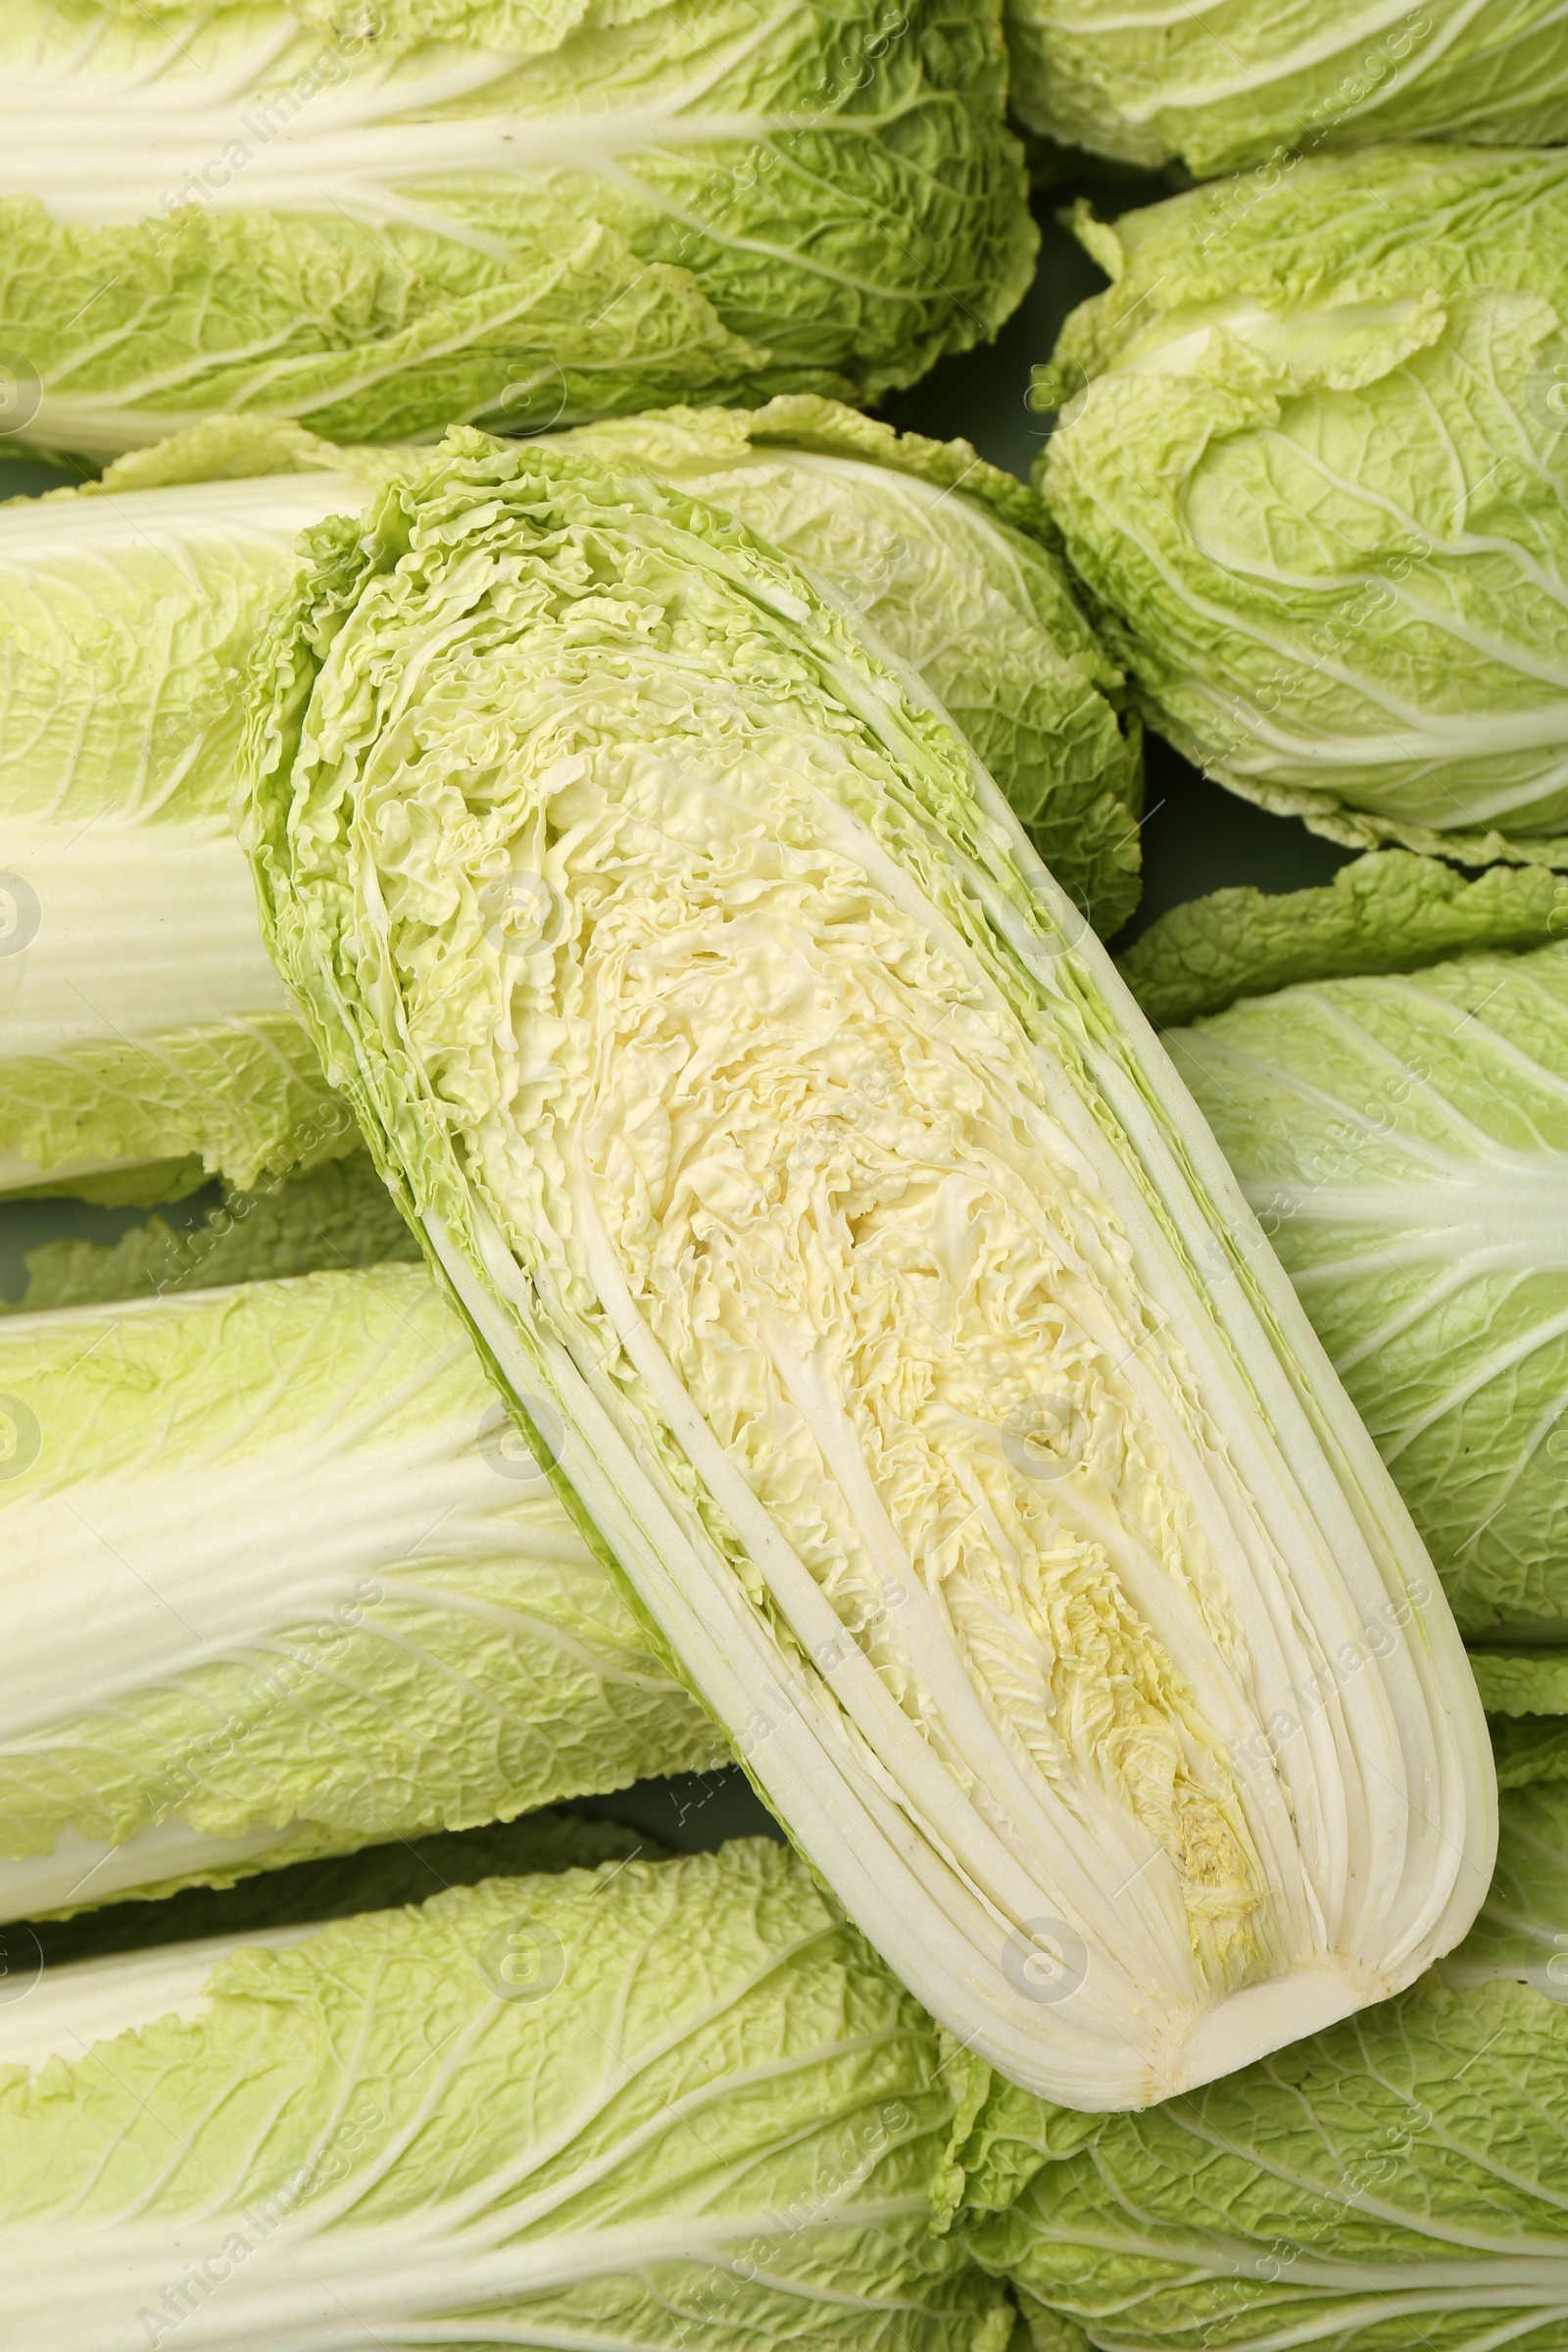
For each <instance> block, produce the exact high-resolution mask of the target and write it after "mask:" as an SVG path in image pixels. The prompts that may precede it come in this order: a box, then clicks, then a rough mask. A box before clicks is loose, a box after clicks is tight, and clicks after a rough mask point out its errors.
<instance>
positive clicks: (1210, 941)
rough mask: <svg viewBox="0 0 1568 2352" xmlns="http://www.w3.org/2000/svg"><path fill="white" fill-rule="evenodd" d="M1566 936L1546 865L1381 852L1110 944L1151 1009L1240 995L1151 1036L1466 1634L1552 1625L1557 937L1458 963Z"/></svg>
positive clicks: (1562, 1465) (1567, 1145)
mask: <svg viewBox="0 0 1568 2352" xmlns="http://www.w3.org/2000/svg"><path fill="white" fill-rule="evenodd" d="M1565 928H1568V896H1565V894H1564V891H1563V886H1562V885H1560V884H1558V883H1556V882H1554V881H1553V879H1552V878H1551V877H1549V876H1547V875H1544V874H1533V873H1528V872H1526V873H1507V872H1494V873H1492V874H1489V875H1487V876H1485V877H1484V878H1483V879H1482V880H1480V881H1477V882H1474V883H1470V884H1465V883H1462V882H1460V881H1459V879H1458V877H1457V876H1456V875H1454V874H1453V873H1452V872H1451V871H1450V870H1449V869H1448V868H1446V867H1443V866H1437V865H1434V864H1432V863H1430V862H1428V861H1425V860H1416V859H1414V858H1406V857H1380V858H1363V859H1362V860H1361V861H1360V863H1359V864H1358V865H1355V866H1351V867H1349V868H1348V869H1347V870H1346V871H1345V872H1343V873H1342V874H1341V875H1340V876H1339V877H1338V878H1337V880H1336V882H1335V884H1334V885H1333V886H1332V887H1331V888H1330V889H1327V890H1321V891H1307V892H1300V893H1298V894H1295V895H1294V896H1290V897H1284V898H1279V899H1272V900H1270V899H1263V898H1260V897H1259V896H1258V895H1257V894H1256V893H1255V892H1223V893H1221V894H1219V896H1218V897H1217V898H1214V899H1210V900H1200V901H1198V902H1196V903H1195V904H1194V905H1193V906H1191V907H1183V908H1180V909H1178V911H1177V913H1176V915H1174V916H1170V917H1167V918H1165V920H1164V922H1163V923H1160V924H1156V925H1155V926H1154V927H1153V928H1152V931H1151V932H1150V933H1149V934H1147V935H1146V939H1145V940H1143V941H1140V942H1139V945H1138V947H1137V948H1135V949H1134V950H1133V951H1132V954H1131V955H1130V956H1128V958H1127V959H1126V968H1127V969H1128V977H1129V978H1130V979H1131V980H1132V982H1133V984H1134V986H1135V987H1137V988H1138V989H1139V991H1140V993H1141V994H1142V995H1143V997H1144V999H1145V1002H1146V1003H1149V1004H1150V1005H1152V1006H1153V1007H1154V1008H1156V1009H1157V1008H1159V1007H1160V1006H1172V1005H1184V1004H1185V1005H1192V1004H1193V1003H1194V1002H1195V1001H1196V1002H1199V1003H1201V1002H1202V1001H1204V999H1205V998H1208V999H1213V998H1217V999H1218V1000H1219V1001H1220V1002H1225V1001H1226V1000H1228V999H1230V998H1232V997H1239V998H1240V1001H1239V1002H1237V1003H1234V1004H1232V1005H1231V1007H1230V1009H1229V1010H1228V1011H1224V1012H1220V1013H1218V1014H1216V1015H1213V1016H1211V1017H1209V1018H1207V1019H1201V1020H1198V1021H1196V1022H1194V1023H1193V1024H1192V1025H1191V1026H1189V1027H1183V1028H1177V1029H1170V1030H1167V1031H1166V1033H1165V1043H1166V1046H1167V1048H1168V1050H1169V1052H1170V1054H1171V1055H1172V1058H1173V1059H1174V1061H1175V1063H1176V1066H1177V1068H1178V1069H1179V1070H1180V1071H1181V1072H1182V1075H1183V1076H1184V1077H1185V1079H1186V1080H1187V1083H1188V1085H1189V1086H1190V1087H1191V1088H1192V1090H1193V1093H1194V1095H1195V1096H1196V1097H1197V1099H1198V1102H1199V1103H1200V1105H1201V1108H1202V1109H1203V1111H1204V1113H1205V1115H1206V1116H1207V1118H1208V1120H1209V1122H1210V1124H1211V1125H1212V1127H1213V1129H1214V1133H1215V1136H1216V1137H1217V1139H1218V1141H1219V1144H1220V1147H1221V1149H1222V1150H1223V1152H1225V1155H1226V1157H1227V1158H1228V1159H1229V1160H1230V1163H1231V1165H1232V1167H1233V1168H1235V1170H1236V1172H1237V1174H1238V1175H1239V1176H1240V1177H1241V1179H1242V1182H1243V1186H1244V1189H1245V1190H1246V1192H1247V1195H1248V1198H1249V1199H1250V1201H1251V1202H1252V1204H1253V1206H1254V1207H1255V1208H1256V1209H1257V1211H1258V1213H1259V1215H1260V1216H1261V1217H1262V1219H1263V1222H1264V1225H1265V1228H1266V1230H1267V1231H1268V1232H1269V1233H1270V1235H1271V1238H1272V1239H1273V1242H1274V1247H1275V1249H1276V1250H1277V1251H1278V1252H1279V1254H1280V1256H1281V1258H1282V1259H1283V1261H1284V1263H1285V1266H1286V1269H1287V1271H1288V1272H1289V1273H1290V1275H1291V1277H1292V1279H1293V1280H1294V1281H1295V1283H1296V1285H1297V1288H1298V1291H1299V1294H1300V1297H1301V1300H1302V1303H1303V1304H1304V1305H1305V1307H1306V1309H1307V1312H1308V1313H1309V1315H1310V1316H1311V1317H1312V1320H1313V1324H1314V1326H1315V1328H1316V1330H1317V1332H1318V1335H1319V1337H1320V1338H1321V1339H1322V1340H1323V1343H1324V1345H1325V1346H1326V1347H1327V1348H1328V1349H1329V1352H1330V1354H1331V1355H1332V1356H1333V1358H1334V1360H1335V1363H1336V1365H1337V1366H1338V1368H1339V1371H1340V1373H1341V1376H1342V1378H1343V1379H1344V1381H1345V1383H1346V1386H1347V1387H1348V1390H1349V1392H1350V1395H1351V1396H1352V1397H1353V1398H1354V1399H1355V1402H1356V1404H1357V1405H1358V1407H1359V1408H1360V1411H1361V1414H1362V1417H1363V1418H1364V1420H1365V1421H1366V1424H1367V1427H1368V1428H1369V1429H1370V1430H1371V1432H1372V1435H1373V1437H1374V1438H1375V1439H1376V1441H1377V1444H1378V1446H1379V1448H1380V1450H1381V1451H1382V1453H1383V1456H1384V1459H1385V1460H1386V1461H1387V1462H1388V1464H1389V1466H1390V1468H1391V1469H1392V1471H1393V1472H1394V1475H1395V1479H1396V1481H1397V1484H1398V1487H1399V1490H1400V1492H1401V1494H1402V1495H1404V1498H1405V1500H1406V1502H1408V1504H1409V1505H1410V1509H1411V1512H1412V1515H1413V1516H1414V1518H1415V1521H1416V1524H1417V1526H1418V1527H1419V1528H1420V1529H1421V1532H1422V1534H1423V1535H1424V1537H1425V1538H1426V1541H1427V1544H1428V1546H1429V1548H1430V1550H1431V1552H1432V1555H1433V1558H1434V1560H1435V1561H1436V1563H1437V1566H1438V1570H1439V1573H1440V1574H1441V1576H1442V1577H1443V1580H1444V1584H1445V1587H1446V1591H1447V1593H1448V1596H1449V1599H1450V1600H1451V1601H1452V1603H1453V1606H1454V1610H1455V1613H1456V1615H1457V1617H1458V1619H1459V1623H1460V1626H1461V1628H1462V1629H1463V1630H1465V1631H1466V1632H1468V1633H1483V1632H1487V1631H1489V1630H1495V1629H1497V1628H1498V1627H1508V1626H1512V1627H1513V1628H1514V1629H1515V1630H1516V1631H1518V1632H1520V1633H1522V1634H1523V1633H1527V1632H1528V1630H1529V1629H1530V1628H1531V1627H1532V1626H1536V1627H1538V1628H1543V1627H1544V1628H1545V1629H1549V1630H1550V1631H1551V1632H1552V1633H1553V1634H1554V1635H1555V1637H1556V1638H1561V1636H1562V1635H1563V1633H1564V1632H1568V1569H1565V1565H1564V1563H1565V1561H1568V942H1559V943H1557V944H1553V945H1550V946H1545V947H1539V948H1534V949H1530V950H1529V951H1528V952H1526V953H1523V954H1519V955H1509V954H1497V953H1495V952H1494V953H1486V952H1482V951H1485V950H1488V949H1490V948H1491V946H1492V943H1493V942H1505V943H1508V944H1509V945H1520V946H1522V945H1523V943H1525V942H1526V941H1528V940H1530V939H1531V938H1532V937H1534V938H1550V937H1551V936H1552V934H1553V933H1554V932H1560V931H1562V930H1563V929H1565ZM1466 944H1468V945H1470V946H1471V947H1472V948H1473V949H1474V950H1475V951H1476V952H1475V953H1472V954H1470V955H1468V956H1463V957H1462V958H1461V959H1459V960H1457V961H1451V962H1437V961H1435V960H1434V957H1435V956H1440V955H1442V954H1443V953H1444V952H1445V951H1446V950H1449V949H1451V948H1452V947H1454V946H1461V945H1466ZM1358 964H1360V965H1362V966H1363V967H1366V968H1368V976H1367V977H1364V978H1343V979H1339V978H1337V979H1326V980H1315V979H1314V978H1313V977H1312V975H1313V974H1314V973H1315V972H1318V971H1325V970H1326V971H1329V972H1348V971H1354V970H1355V969H1356V968H1357V965H1358ZM1298 977H1299V980H1300V982H1301V985H1297V986H1292V985H1290V982H1291V981H1292V980H1293V979H1295V978H1298ZM1282 984H1283V985H1282ZM1253 990H1257V991H1260V992H1261V991H1270V992H1271V993H1267V994H1264V993H1258V994H1251V993H1250V992H1251V991H1253Z"/></svg>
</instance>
